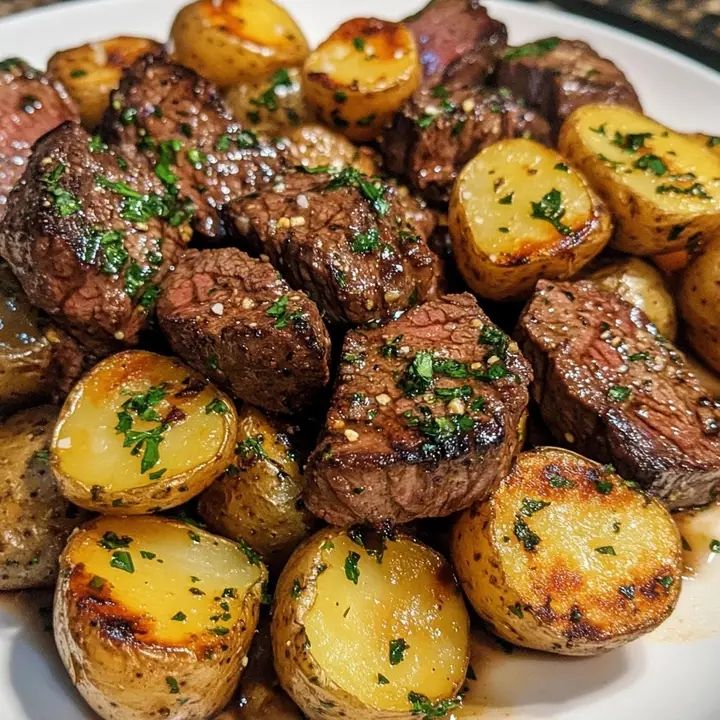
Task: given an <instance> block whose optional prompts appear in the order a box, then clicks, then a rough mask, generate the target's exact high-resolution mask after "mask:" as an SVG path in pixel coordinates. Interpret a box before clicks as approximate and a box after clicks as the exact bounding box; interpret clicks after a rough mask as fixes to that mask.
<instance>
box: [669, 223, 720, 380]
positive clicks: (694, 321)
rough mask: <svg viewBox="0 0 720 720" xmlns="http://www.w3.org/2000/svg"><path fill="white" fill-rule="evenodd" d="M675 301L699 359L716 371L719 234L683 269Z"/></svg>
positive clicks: (719, 367)
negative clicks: (678, 294)
mask: <svg viewBox="0 0 720 720" xmlns="http://www.w3.org/2000/svg"><path fill="white" fill-rule="evenodd" d="M679 305H680V313H681V315H682V317H683V320H684V321H685V332H686V335H687V339H688V342H689V343H690V345H691V346H692V348H693V349H694V350H695V352H696V353H697V354H698V356H699V357H700V359H701V360H703V361H704V362H706V363H707V364H708V365H709V366H710V367H712V368H713V369H714V370H716V371H718V372H720V237H716V238H715V239H714V240H712V241H711V242H709V243H708V244H707V245H706V246H705V247H704V248H703V250H702V251H701V252H700V253H699V254H698V255H697V256H696V257H695V258H694V259H693V260H692V262H691V263H690V264H689V265H688V266H687V268H685V270H684V271H683V274H682V279H681V283H680V300H679Z"/></svg>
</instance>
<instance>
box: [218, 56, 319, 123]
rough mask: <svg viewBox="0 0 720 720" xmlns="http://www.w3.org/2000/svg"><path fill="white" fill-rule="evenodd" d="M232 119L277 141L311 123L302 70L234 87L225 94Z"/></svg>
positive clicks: (286, 70)
mask: <svg viewBox="0 0 720 720" xmlns="http://www.w3.org/2000/svg"><path fill="white" fill-rule="evenodd" d="M225 102H227V104H228V106H229V107H230V110H231V111H232V113H233V115H234V116H235V117H236V118H237V119H238V120H239V121H240V122H242V123H243V124H244V125H248V126H251V127H252V129H253V130H254V131H256V132H261V133H264V134H265V135H268V136H271V137H277V136H280V135H282V134H283V133H286V132H288V131H290V130H291V129H292V128H296V127H298V125H300V124H301V123H303V122H305V121H306V120H307V119H308V111H307V108H306V107H305V101H304V98H303V94H302V84H301V76H300V69H299V68H280V69H279V70H275V72H273V73H272V74H271V75H269V76H266V77H263V78H260V79H257V78H255V79H253V80H245V81H244V82H241V83H238V84H237V85H233V86H232V87H231V88H228V90H227V91H226V93H225Z"/></svg>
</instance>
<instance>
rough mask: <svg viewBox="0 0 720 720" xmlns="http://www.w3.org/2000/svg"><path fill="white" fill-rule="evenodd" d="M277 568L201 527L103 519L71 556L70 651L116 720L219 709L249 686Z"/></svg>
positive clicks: (75, 670)
mask: <svg viewBox="0 0 720 720" xmlns="http://www.w3.org/2000/svg"><path fill="white" fill-rule="evenodd" d="M266 577H267V573H266V571H265V569H264V567H263V566H262V564H261V563H260V562H259V560H258V559H257V556H256V555H255V554H254V553H253V552H252V551H251V550H249V549H248V548H245V549H243V548H242V547H240V546H239V545H237V544H236V543H232V542H230V541H228V540H225V539H223V538H219V537H217V536H214V535H212V534H210V533H208V532H206V531H204V530H201V529H199V528H196V527H194V526H192V525H188V524H186V523H183V522H180V521H175V520H170V519H167V518H157V517H101V518H98V519H97V520H94V521H92V522H90V523H88V524H87V525H85V526H84V527H83V528H81V529H80V530H78V531H76V532H75V533H74V534H73V536H72V537H71V538H70V541H69V542H68V545H67V547H66V548H65V550H64V552H63V554H62V556H61V570H60V579H59V582H58V586H57V590H56V596H55V611H54V612H55V617H54V620H55V622H54V627H55V638H56V642H57V645H58V649H59V651H60V655H61V657H62V659H63V662H64V663H65V666H66V668H67V669H68V672H69V673H70V675H71V677H72V679H73V681H74V682H75V684H76V685H77V687H78V690H79V691H80V692H81V694H82V695H83V697H84V698H85V699H86V700H87V702H88V703H89V704H90V705H91V707H92V708H93V709H94V710H95V711H96V712H98V713H99V714H100V715H101V716H103V717H105V718H125V719H130V718H133V719H134V718H138V719H139V718H147V717H152V716H153V715H154V714H155V713H157V715H158V716H159V717H166V718H198V717H209V716H210V715H212V714H213V713H214V712H217V711H218V710H219V709H220V708H222V707H223V706H224V704H225V703H226V702H227V700H228V699H229V697H230V695H231V694H232V692H233V691H234V689H235V686H236V685H237V682H238V680H239V677H240V673H241V671H242V667H243V663H244V658H245V655H246V653H247V650H248V648H249V646H250V642H251V640H252V636H253V633H254V630H255V626H256V624H257V618H258V613H259V605H260V599H261V594H262V586H263V583H264V582H265V580H266ZM137 670H141V672H139V673H137V672H136V671H137Z"/></svg>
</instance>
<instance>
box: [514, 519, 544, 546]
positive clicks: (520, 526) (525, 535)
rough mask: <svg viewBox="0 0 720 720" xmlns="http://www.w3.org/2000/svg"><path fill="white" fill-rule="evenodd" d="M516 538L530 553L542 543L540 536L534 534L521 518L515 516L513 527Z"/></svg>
mask: <svg viewBox="0 0 720 720" xmlns="http://www.w3.org/2000/svg"><path fill="white" fill-rule="evenodd" d="M513 532H514V533H515V537H516V538H517V539H518V540H519V541H520V542H521V543H522V544H523V547H524V548H525V549H526V550H527V551H528V552H533V551H534V550H535V548H536V547H537V546H538V545H539V543H540V536H539V535H537V534H536V533H534V532H533V531H532V530H531V529H530V528H529V527H528V524H527V523H526V522H525V521H524V520H523V519H522V517H520V515H519V514H518V515H516V516H515V524H514V525H513Z"/></svg>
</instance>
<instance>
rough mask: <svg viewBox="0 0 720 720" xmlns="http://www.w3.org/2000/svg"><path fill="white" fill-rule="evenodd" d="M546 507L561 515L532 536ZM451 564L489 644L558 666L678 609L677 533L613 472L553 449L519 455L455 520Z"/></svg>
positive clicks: (657, 506)
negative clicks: (489, 632) (490, 634)
mask: <svg viewBox="0 0 720 720" xmlns="http://www.w3.org/2000/svg"><path fill="white" fill-rule="evenodd" d="M553 482H555V485H553V484H552V483H553ZM567 483H570V484H567ZM606 483H610V485H607V484H606ZM521 499H522V501H521ZM538 502H539V503H540V505H539V506H538V505H537V504H536V505H535V506H534V507H533V506H532V505H528V504H527V503H538ZM543 503H547V505H545V504H543ZM548 505H555V506H556V507H557V506H561V509H562V511H563V512H561V513H560V514H558V515H557V516H556V518H555V520H554V521H551V520H547V517H548V515H546V516H545V524H543V525H542V527H539V525H540V524H541V523H542V522H543V519H544V518H543V516H542V513H543V512H544V513H549V512H553V511H555V509H551V510H548V509H547V507H548ZM518 507H519V508H520V509H519V510H517V512H515V511H516V509H517V508H518ZM528 508H529V509H528ZM514 512H515V515H514V518H515V520H514V522H515V524H514V526H513V527H512V529H509V528H508V519H512V517H513V514H512V513H514ZM558 512H559V511H558ZM648 518H650V519H649V520H648ZM528 526H530V527H529V529H528ZM601 526H602V527H601ZM605 526H607V527H605ZM626 528H627V529H626ZM659 528H660V529H659ZM535 530H536V531H537V533H535V532H534V531H535ZM623 533H625V534H626V537H623ZM648 533H654V534H653V535H652V536H651V540H648V539H647V537H646V534H648ZM533 535H534V537H533ZM637 535H639V536H641V538H640V539H637V538H636V536H637ZM577 536H581V541H580V542H579V543H578V538H577ZM607 538H611V540H610V542H611V543H613V544H612V545H610V543H608V542H607ZM641 542H642V543H645V544H644V545H643V546H642V548H640V546H639V543H641ZM655 542H657V546H655V544H654V543H655ZM596 544H597V546H598V547H599V550H600V551H602V552H598V547H594V548H593V546H594V545H596ZM633 544H634V545H636V546H637V548H639V551H640V550H641V551H642V553H643V555H642V560H641V561H638V560H637V559H636V556H635V553H634V550H635V549H636V548H633ZM615 547H617V548H618V552H617V554H616V551H615ZM593 550H595V552H593ZM623 550H627V551H629V552H623ZM588 551H589V552H588ZM451 557H452V559H453V563H454V566H455V569H456V571H457V573H458V577H459V578H460V583H461V585H462V587H463V589H464V590H465V593H466V595H467V597H468V599H469V600H470V602H471V604H472V605H473V607H474V608H475V610H476V611H477V613H478V614H479V615H480V617H481V618H482V619H483V620H485V621H486V622H487V623H488V624H489V625H490V627H491V628H492V629H493V631H494V632H495V634H497V635H498V636H499V637H501V638H503V639H505V640H507V641H509V642H512V643H514V644H516V645H520V646H522V647H528V648H533V649H537V650H545V651H547V652H552V653H557V654H561V655H595V654H598V653H601V652H605V651H607V650H610V649H612V648H614V647H618V646H620V645H623V644H625V643H627V642H629V641H631V640H633V639H635V638H637V637H639V636H640V635H642V634H644V633H647V632H649V631H650V630H652V629H653V628H655V627H656V626H657V625H659V624H660V623H661V622H663V621H664V620H665V619H666V618H667V617H668V616H669V615H670V613H671V612H672V610H673V609H674V607H675V604H676V603H677V599H678V596H679V592H680V585H681V578H682V567H683V566H682V550H681V546H680V536H679V532H678V530H677V527H676V526H675V523H674V521H673V520H672V518H671V516H670V515H669V513H668V512H667V511H666V510H665V509H664V508H663V507H662V506H661V505H660V504H659V503H658V502H657V501H656V500H654V499H651V498H649V497H646V496H644V495H643V494H642V493H640V492H639V491H636V490H634V489H630V488H628V487H626V485H625V484H624V481H623V480H621V479H620V478H619V477H618V476H617V475H615V474H614V473H613V472H612V471H611V470H610V468H602V467H601V466H600V465H599V464H598V463H594V462H592V461H590V460H587V459H586V458H583V457H582V456H580V455H577V454H575V453H572V452H570V451H568V450H560V449H558V448H549V447H540V448H536V449H534V450H532V451H528V452H525V453H522V454H521V455H520V456H519V458H518V460H517V463H516V465H515V467H514V468H513V471H512V472H511V473H510V475H509V476H508V477H507V478H504V479H503V480H501V482H500V484H499V486H498V488H497V489H496V491H495V492H494V493H493V495H492V496H491V497H490V499H489V500H488V501H487V502H486V503H485V504H483V505H480V506H476V507H474V508H471V509H469V510H466V511H464V512H463V513H462V514H461V515H460V516H459V518H458V519H457V521H456V523H455V526H454V527H453V530H452V536H451ZM627 558H629V560H628V559H627ZM616 562H617V563H619V564H618V565H617V567H615V566H614V563H616ZM604 563H608V566H607V567H606V566H604ZM608 568H609V569H608ZM620 576H622V577H623V578H624V580H623V583H622V584H620V583H619V582H618V587H613V585H614V583H615V582H617V581H618V578H619V577H620ZM523 577H524V579H523ZM625 578H626V579H625ZM661 581H662V582H661Z"/></svg>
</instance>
